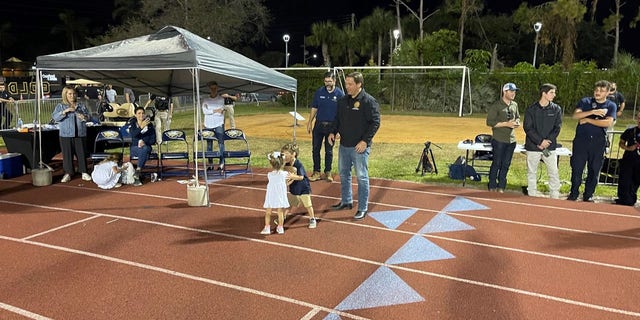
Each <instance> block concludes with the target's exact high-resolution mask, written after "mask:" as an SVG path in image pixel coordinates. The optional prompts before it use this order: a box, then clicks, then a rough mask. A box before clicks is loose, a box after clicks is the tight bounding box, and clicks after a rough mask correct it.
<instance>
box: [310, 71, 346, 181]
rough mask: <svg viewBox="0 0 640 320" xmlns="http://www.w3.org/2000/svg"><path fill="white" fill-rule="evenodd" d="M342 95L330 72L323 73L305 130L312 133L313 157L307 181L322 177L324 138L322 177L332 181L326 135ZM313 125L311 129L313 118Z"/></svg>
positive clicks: (329, 150) (331, 157) (331, 148)
mask: <svg viewBox="0 0 640 320" xmlns="http://www.w3.org/2000/svg"><path fill="white" fill-rule="evenodd" d="M342 96H344V92H342V90H340V88H337V87H336V78H335V75H334V74H333V73H332V72H326V73H325V74H324V86H322V87H320V88H319V89H318V90H316V93H315V94H314V95H313V102H312V104H311V114H310V115H309V122H307V132H309V133H311V134H312V136H311V137H312V138H311V144H312V148H313V149H312V152H311V155H312V158H313V174H312V175H311V177H309V181H318V180H320V179H322V178H323V176H322V174H321V173H320V172H321V171H320V160H321V159H320V149H322V141H323V140H324V179H326V180H327V181H329V182H332V181H333V177H332V176H331V164H332V162H333V145H332V144H330V143H329V140H328V139H327V137H328V136H329V134H330V133H331V128H332V126H333V122H334V120H335V118H336V113H337V111H336V110H337V107H338V99H340V98H341V97H342ZM314 119H315V125H313V130H312V129H311V128H312V127H311V126H312V123H313V120H314Z"/></svg>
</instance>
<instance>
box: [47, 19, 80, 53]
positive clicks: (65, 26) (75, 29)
mask: <svg viewBox="0 0 640 320" xmlns="http://www.w3.org/2000/svg"><path fill="white" fill-rule="evenodd" d="M58 18H59V19H60V21H61V22H62V25H56V26H54V27H53V29H51V33H52V34H58V33H64V34H66V36H67V38H68V40H69V43H70V44H71V50H76V44H78V45H79V43H77V42H79V41H80V39H83V38H84V37H85V36H86V35H87V34H88V32H87V30H88V27H87V26H88V25H89V19H87V18H77V17H76V14H75V12H73V11H71V10H64V11H63V12H60V13H58Z"/></svg>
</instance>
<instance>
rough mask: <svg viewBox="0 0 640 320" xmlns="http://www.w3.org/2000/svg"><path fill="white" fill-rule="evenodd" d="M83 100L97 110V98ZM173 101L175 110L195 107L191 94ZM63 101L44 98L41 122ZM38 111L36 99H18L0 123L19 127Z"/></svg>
mask: <svg viewBox="0 0 640 320" xmlns="http://www.w3.org/2000/svg"><path fill="white" fill-rule="evenodd" d="M118 98H120V97H118ZM82 100H83V103H85V105H86V106H87V107H88V108H89V110H91V111H94V112H95V111H96V110H97V109H96V108H95V106H94V105H95V104H96V103H97V100H85V99H82ZM147 100H148V97H147V96H146V95H142V96H141V97H140V101H139V103H138V104H139V105H140V106H144V105H145V103H146V102H147ZM173 101H174V112H181V111H185V110H191V109H192V108H193V98H192V97H190V96H189V97H187V96H185V97H174V98H173ZM61 102H62V99H61V98H51V99H43V100H42V101H41V104H40V119H41V122H43V123H48V122H50V121H51V114H52V113H53V110H54V109H55V108H56V106H57V105H58V104H59V103H61ZM118 102H121V103H124V98H123V99H122V101H118ZM37 113H38V108H37V102H36V99H24V100H16V101H15V102H13V103H5V110H4V112H3V113H2V121H1V123H0V125H1V126H2V129H13V128H16V127H17V123H18V119H22V123H24V124H27V123H33V122H34V121H36V120H37V119H38V117H36V114H37Z"/></svg>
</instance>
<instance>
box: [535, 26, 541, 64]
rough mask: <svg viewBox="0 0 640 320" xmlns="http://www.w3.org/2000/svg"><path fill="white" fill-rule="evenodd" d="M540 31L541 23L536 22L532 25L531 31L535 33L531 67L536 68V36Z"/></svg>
mask: <svg viewBox="0 0 640 320" xmlns="http://www.w3.org/2000/svg"><path fill="white" fill-rule="evenodd" d="M540 30H542V22H536V23H534V24H533V31H535V32H536V44H535V46H534V47H533V67H534V68H535V67H536V55H537V54H538V36H539V35H540Z"/></svg>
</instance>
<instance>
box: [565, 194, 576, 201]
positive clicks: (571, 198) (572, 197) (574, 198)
mask: <svg viewBox="0 0 640 320" xmlns="http://www.w3.org/2000/svg"><path fill="white" fill-rule="evenodd" d="M567 200H569V201H576V200H578V196H572V195H569V196H568V197H567Z"/></svg>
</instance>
